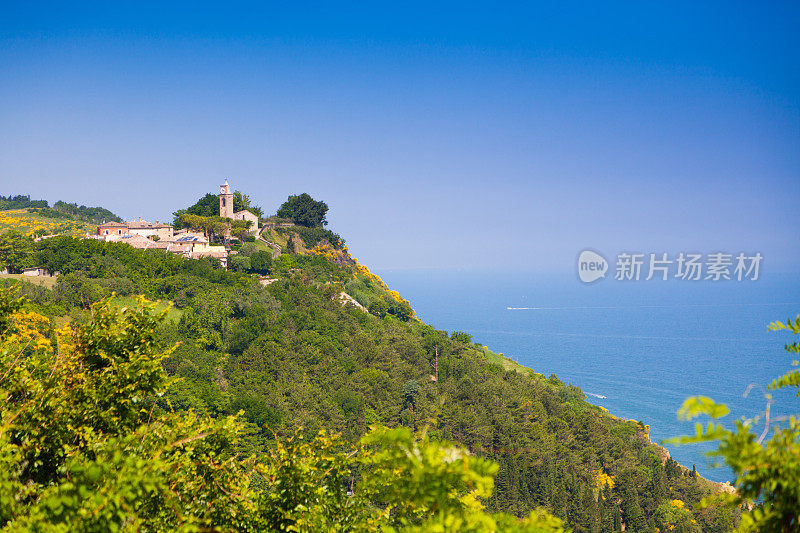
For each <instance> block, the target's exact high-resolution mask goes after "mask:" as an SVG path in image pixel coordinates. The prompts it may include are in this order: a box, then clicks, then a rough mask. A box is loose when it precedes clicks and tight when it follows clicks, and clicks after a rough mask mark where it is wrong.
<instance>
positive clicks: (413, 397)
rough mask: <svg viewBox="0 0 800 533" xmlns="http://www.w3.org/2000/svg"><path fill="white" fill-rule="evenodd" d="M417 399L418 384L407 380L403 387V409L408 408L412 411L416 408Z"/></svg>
mask: <svg viewBox="0 0 800 533" xmlns="http://www.w3.org/2000/svg"><path fill="white" fill-rule="evenodd" d="M417 398H419V383H417V382H416V381H414V380H413V379H409V380H408V381H406V384H405V385H403V407H408V408H410V409H411V410H412V411H414V410H415V409H416V407H417Z"/></svg>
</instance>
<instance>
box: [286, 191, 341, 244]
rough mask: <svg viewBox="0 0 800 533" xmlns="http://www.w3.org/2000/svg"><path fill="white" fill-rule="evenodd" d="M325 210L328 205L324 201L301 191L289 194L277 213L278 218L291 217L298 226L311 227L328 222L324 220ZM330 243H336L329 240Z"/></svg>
mask: <svg viewBox="0 0 800 533" xmlns="http://www.w3.org/2000/svg"><path fill="white" fill-rule="evenodd" d="M327 212H328V205H327V204H326V203H325V202H322V201H317V200H314V199H313V198H311V196H310V195H308V194H307V193H303V194H300V195H291V196H289V199H288V200H286V201H285V202H284V203H283V205H281V207H280V209H278V213H277V214H278V216H279V217H280V218H290V219H292V220H293V221H294V223H295V224H297V225H299V226H306V227H309V228H313V227H317V226H324V225H326V224H327V223H328V222H327V221H326V220H325V215H326V214H327ZM331 244H333V245H335V244H336V243H334V242H331Z"/></svg>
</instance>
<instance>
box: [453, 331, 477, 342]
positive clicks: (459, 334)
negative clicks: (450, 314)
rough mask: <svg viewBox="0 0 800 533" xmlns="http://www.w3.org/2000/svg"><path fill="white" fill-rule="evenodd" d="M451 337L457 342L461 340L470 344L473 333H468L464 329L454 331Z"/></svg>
mask: <svg viewBox="0 0 800 533" xmlns="http://www.w3.org/2000/svg"><path fill="white" fill-rule="evenodd" d="M450 338H451V339H453V340H454V341H456V342H461V343H463V344H469V343H470V342H472V335H470V334H469V333H466V332H464V331H454V332H453V333H451V334H450Z"/></svg>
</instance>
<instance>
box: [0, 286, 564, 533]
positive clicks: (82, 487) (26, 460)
mask: <svg viewBox="0 0 800 533" xmlns="http://www.w3.org/2000/svg"><path fill="white" fill-rule="evenodd" d="M23 306H24V302H22V301H20V300H18V299H15V298H13V296H11V295H10V294H9V291H7V290H6V291H1V290H0V324H2V323H7V324H9V327H8V328H7V329H6V331H4V333H3V335H2V336H0V376H2V378H3V379H2V380H0V396H1V397H2V398H4V399H5V400H4V401H3V402H0V528H2V529H4V530H8V531H120V530H123V531H288V530H291V531H297V532H303V533H310V532H316V531H353V532H354V531H359V532H361V531H363V532H369V533H378V532H380V531H404V532H408V533H411V532H422V531H471V532H485V533H489V532H491V531H509V532H512V533H513V532H519V533H522V532H554V533H557V532H563V531H564V528H563V524H562V522H561V521H560V520H559V519H557V518H555V517H553V516H551V515H549V514H547V513H546V512H543V511H538V510H537V511H534V512H531V513H530V514H529V515H528V516H527V517H526V518H524V519H519V518H517V517H514V516H509V515H505V514H502V513H498V514H491V513H489V512H487V511H486V509H485V508H484V506H483V504H482V503H481V502H482V501H485V500H487V499H489V498H490V497H491V495H492V489H493V476H494V475H495V474H496V473H497V470H498V466H497V464H495V463H493V462H492V461H490V460H487V459H483V458H480V457H477V456H476V455H474V454H472V453H470V452H469V451H468V450H466V449H465V448H462V447H461V446H458V445H455V444H451V443H447V442H443V441H440V440H439V439H433V438H430V437H429V436H428V435H427V434H426V433H424V432H423V433H417V434H414V433H412V432H411V431H410V430H409V429H407V428H403V427H398V428H393V429H388V428H383V427H375V428H373V429H372V430H371V431H370V432H369V433H367V434H366V435H365V436H364V437H363V438H361V439H360V440H359V441H358V442H357V443H356V444H355V445H354V446H353V445H350V444H347V443H346V442H345V441H343V439H342V438H341V437H340V436H339V435H335V434H333V435H331V434H329V433H327V432H325V431H318V432H314V434H313V436H311V437H310V438H308V437H306V436H305V434H304V432H303V431H302V429H299V430H297V431H296V432H295V434H294V435H293V436H292V437H290V438H288V439H286V440H283V441H279V442H277V443H275V446H274V447H272V448H271V451H270V452H268V453H269V458H268V460H266V461H254V460H252V459H240V458H239V455H240V452H241V449H240V446H241V444H242V442H241V441H240V438H241V436H242V435H243V434H245V429H246V426H245V424H244V422H243V421H242V420H240V419H239V418H237V417H224V418H220V419H219V420H213V419H211V418H208V417H207V416H204V415H200V414H196V413H195V412H193V411H184V412H179V413H176V412H173V411H172V409H171V407H170V406H169V404H168V403H167V402H163V400H162V395H163V394H164V393H165V392H166V390H167V387H168V386H170V385H171V383H172V381H171V380H169V379H168V378H167V376H166V374H165V373H164V368H163V366H162V365H163V363H164V360H165V358H166V357H168V356H169V355H170V353H171V352H173V351H174V350H175V349H176V348H172V349H168V350H166V351H165V350H163V349H160V348H159V346H160V345H161V343H159V342H157V337H156V332H157V330H158V327H159V324H160V323H161V322H162V321H163V319H164V313H165V312H163V313H161V314H158V313H155V312H154V307H153V304H151V303H149V302H146V301H145V300H143V299H142V300H141V301H140V306H139V307H138V308H124V309H122V310H120V309H117V308H116V307H115V306H113V305H111V304H110V302H103V303H100V304H97V305H95V306H94V307H93V313H92V318H91V320H90V321H89V322H88V323H85V324H82V325H81V324H79V325H75V326H73V325H69V324H68V325H66V326H64V327H62V328H59V329H57V330H55V331H52V328H51V327H50V322H49V320H48V319H47V318H46V317H44V316H41V315H38V314H37V313H35V312H31V311H28V310H26V309H24V307H23ZM23 352H24V353H25V356H24V357H21V354H22V353H23ZM356 477H357V478H358V482H357V483H356V482H355V478H356Z"/></svg>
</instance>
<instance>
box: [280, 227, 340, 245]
mask: <svg viewBox="0 0 800 533" xmlns="http://www.w3.org/2000/svg"><path fill="white" fill-rule="evenodd" d="M291 231H292V232H296V233H297V234H298V235H300V238H301V239H302V240H303V244H304V245H305V247H306V248H313V247H314V246H316V245H317V244H319V243H321V242H323V241H324V242H327V243H329V244H330V245H331V246H333V247H334V248H336V249H337V250H341V249H342V248H344V239H342V238H341V237H340V236H339V234H338V233H334V232H332V231H331V230H329V229H325V228H323V227H320V226H315V227H312V228H309V227H305V226H296V227H294V228H291ZM290 237H291V235H290Z"/></svg>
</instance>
